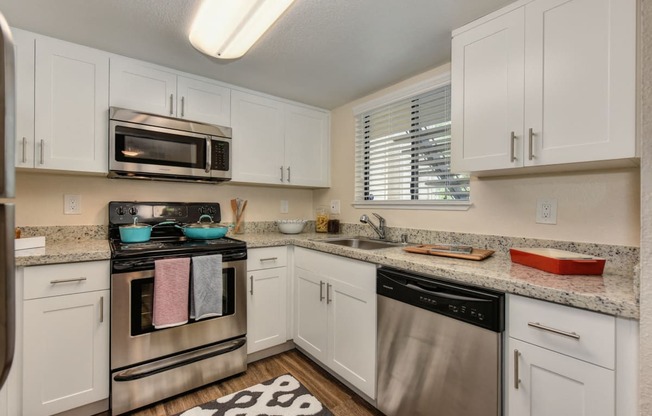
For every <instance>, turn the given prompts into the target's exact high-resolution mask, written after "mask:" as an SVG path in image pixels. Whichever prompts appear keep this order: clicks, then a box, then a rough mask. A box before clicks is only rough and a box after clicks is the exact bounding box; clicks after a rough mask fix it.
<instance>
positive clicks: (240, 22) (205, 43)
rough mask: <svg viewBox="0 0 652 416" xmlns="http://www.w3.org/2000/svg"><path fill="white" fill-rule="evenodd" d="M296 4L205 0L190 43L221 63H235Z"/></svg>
mask: <svg viewBox="0 0 652 416" xmlns="http://www.w3.org/2000/svg"><path fill="white" fill-rule="evenodd" d="M293 2H294V0H204V1H203V2H202V4H201V6H200V7H199V10H198V11H197V15H196V16H195V20H194V21H193V23H192V26H191V28H190V35H189V36H188V38H189V39H190V43H191V44H192V45H193V46H194V47H195V48H197V49H198V50H199V51H201V52H203V53H205V54H207V55H210V56H213V57H216V58H221V59H235V58H239V57H241V56H242V55H244V54H245V53H246V52H247V51H248V50H249V48H251V46H252V45H253V44H254V43H256V41H257V40H258V39H259V38H260V37H261V36H262V35H263V34H264V33H265V32H266V31H267V29H269V27H270V26H271V25H272V24H274V22H275V21H276V20H277V19H278V18H279V16H280V15H281V14H283V12H284V11H285V10H286V9H287V8H288V7H290V5H291V4H292V3H293Z"/></svg>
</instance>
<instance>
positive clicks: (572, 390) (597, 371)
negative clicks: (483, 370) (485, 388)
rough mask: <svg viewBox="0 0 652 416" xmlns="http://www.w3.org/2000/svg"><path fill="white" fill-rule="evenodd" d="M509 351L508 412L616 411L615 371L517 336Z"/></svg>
mask: <svg viewBox="0 0 652 416" xmlns="http://www.w3.org/2000/svg"><path fill="white" fill-rule="evenodd" d="M508 351H510V353H511V354H512V355H513V356H512V357H511V359H510V360H509V364H508V372H507V374H509V375H511V381H510V383H509V384H508V385H507V386H506V388H508V389H509V397H510V399H509V415H517V416H527V415H536V416H607V415H612V416H613V415H614V414H615V413H614V411H615V397H614V388H615V384H614V383H615V375H614V371H613V370H609V369H606V368H603V367H599V366H597V365H594V364H591V363H587V362H585V361H581V360H577V359H575V358H571V357H568V356H566V355H563V354H559V353H557V352H554V351H550V350H548V349H545V348H541V347H538V346H536V345H532V344H529V343H527V342H523V341H519V340H517V339H514V338H510V339H509V342H508ZM514 378H516V379H517V381H514ZM516 383H518V385H517V384H516Z"/></svg>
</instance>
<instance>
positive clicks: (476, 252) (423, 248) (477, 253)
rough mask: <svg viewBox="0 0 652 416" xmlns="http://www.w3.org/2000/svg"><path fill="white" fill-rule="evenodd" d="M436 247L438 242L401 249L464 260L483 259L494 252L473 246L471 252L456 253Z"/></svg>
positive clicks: (438, 245)
mask: <svg viewBox="0 0 652 416" xmlns="http://www.w3.org/2000/svg"><path fill="white" fill-rule="evenodd" d="M437 247H441V245H440V244H422V245H420V246H412V247H405V248H404V249H403V250H404V251H407V252H408V253H417V254H430V255H433V256H442V257H453V258H456V259H466V260H484V259H486V258H487V257H489V256H491V255H492V254H494V251H493V250H482V249H478V248H474V249H473V250H472V251H471V253H456V252H453V251H450V250H448V251H438V250H437Z"/></svg>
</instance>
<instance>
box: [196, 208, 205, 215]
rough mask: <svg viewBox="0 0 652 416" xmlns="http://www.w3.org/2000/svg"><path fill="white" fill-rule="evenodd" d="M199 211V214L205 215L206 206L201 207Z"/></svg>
mask: <svg viewBox="0 0 652 416" xmlns="http://www.w3.org/2000/svg"><path fill="white" fill-rule="evenodd" d="M197 211H198V212H199V215H204V207H199V209H198V210H197Z"/></svg>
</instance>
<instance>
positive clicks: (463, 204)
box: [351, 201, 473, 211]
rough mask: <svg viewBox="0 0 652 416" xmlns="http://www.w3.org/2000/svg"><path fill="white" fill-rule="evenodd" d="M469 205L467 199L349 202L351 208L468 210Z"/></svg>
mask: <svg viewBox="0 0 652 416" xmlns="http://www.w3.org/2000/svg"><path fill="white" fill-rule="evenodd" d="M471 205H473V204H472V203H471V202H469V201H459V202H436V201H405V202H401V201H356V202H353V203H352V204H351V206H352V207H353V208H379V209H422V210H426V209H427V210H431V211H468V210H469V208H471Z"/></svg>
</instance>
